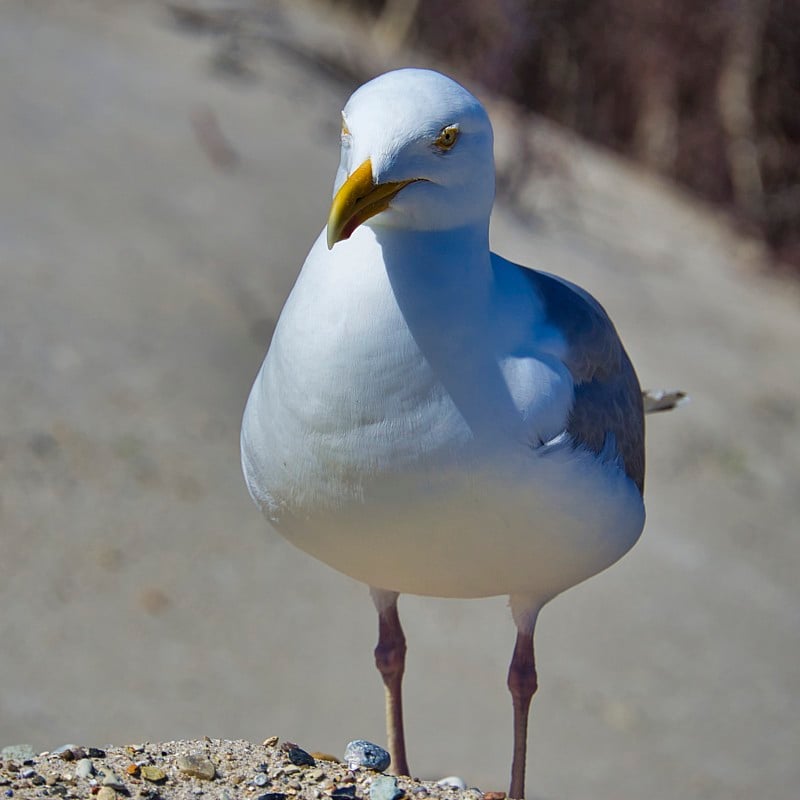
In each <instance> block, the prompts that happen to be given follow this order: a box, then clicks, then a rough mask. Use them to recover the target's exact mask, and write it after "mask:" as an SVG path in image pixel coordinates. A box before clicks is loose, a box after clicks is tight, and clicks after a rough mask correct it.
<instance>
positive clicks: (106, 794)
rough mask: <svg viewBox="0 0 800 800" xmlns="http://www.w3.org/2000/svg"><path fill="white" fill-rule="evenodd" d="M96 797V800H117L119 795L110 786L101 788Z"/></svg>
mask: <svg viewBox="0 0 800 800" xmlns="http://www.w3.org/2000/svg"><path fill="white" fill-rule="evenodd" d="M94 797H95V800H116V797H117V794H116V792H115V791H114V790H113V789H112V788H111V787H110V786H101V787H100V791H98V792H97V794H96V795H94Z"/></svg>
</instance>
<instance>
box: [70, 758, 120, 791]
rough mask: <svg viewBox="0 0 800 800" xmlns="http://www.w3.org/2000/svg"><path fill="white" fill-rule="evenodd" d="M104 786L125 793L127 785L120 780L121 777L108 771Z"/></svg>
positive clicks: (104, 776)
mask: <svg viewBox="0 0 800 800" xmlns="http://www.w3.org/2000/svg"><path fill="white" fill-rule="evenodd" d="M78 763H80V762H78ZM76 774H77V770H76ZM103 786H108V787H109V788H110V789H115V790H118V791H120V792H124V791H125V784H124V783H123V782H122V778H120V777H119V775H117V774H116V773H114V772H112V771H111V770H107V771H106V772H104V773H103Z"/></svg>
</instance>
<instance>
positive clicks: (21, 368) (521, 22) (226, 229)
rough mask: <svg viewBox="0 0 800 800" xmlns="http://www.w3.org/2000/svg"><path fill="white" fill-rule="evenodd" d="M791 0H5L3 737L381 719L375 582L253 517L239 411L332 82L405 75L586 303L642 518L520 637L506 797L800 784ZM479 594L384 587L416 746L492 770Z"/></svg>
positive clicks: (488, 645)
mask: <svg viewBox="0 0 800 800" xmlns="http://www.w3.org/2000/svg"><path fill="white" fill-rule="evenodd" d="M799 36H800V10H799V8H798V4H797V3H796V2H780V1H779V0H740V1H739V2H735V1H733V0H729V2H710V3H706V4H703V7H702V9H701V8H700V7H699V6H698V4H692V3H688V2H680V3H663V2H658V0H646V2H625V0H604V1H603V2H601V1H600V0H597V2H585V3H575V2H566V3H549V2H525V0H499V1H498V2H496V3H485V4H481V3H477V2H475V3H472V2H463V3H460V4H453V3H449V4H445V3H442V2H439V1H438V0H429V1H428V2H426V3H419V2H411V0H409V1H408V2H398V1H395V2H385V3H380V2H366V1H365V2H347V3H345V2H342V3H329V2H322V1H321V0H320V2H310V1H309V2H289V0H285V1H284V2H279V1H278V0H230V2H224V1H223V0H172V1H171V2H166V1H165V0H139V1H138V2H134V0H64V1H63V2H54V0H5V1H4V3H3V4H2V5H0V165H2V166H0V176H1V177H2V179H1V180H0V376H1V377H0V745H6V744H15V743H22V742H27V743H30V744H32V745H33V746H34V747H35V748H36V749H37V750H38V749H42V750H43V749H50V748H53V747H56V746H58V745H61V744H64V743H67V742H76V743H82V744H87V745H102V744H108V743H112V742H113V743H116V744H126V743H132V742H138V741H142V740H150V741H158V740H167V739H174V738H191V737H197V736H202V735H204V734H205V735H208V736H212V737H221V738H238V737H243V738H248V739H251V740H254V741H261V740H262V739H263V738H265V737H267V736H269V735H272V734H277V735H279V736H281V737H283V738H289V739H292V740H294V741H297V742H298V743H299V744H300V745H301V746H303V747H306V748H307V749H312V750H326V751H329V752H333V753H335V754H341V753H342V751H343V749H344V746H345V744H346V743H347V742H348V741H349V740H351V739H354V738H366V739H371V740H373V741H377V742H382V741H383V740H384V732H383V701H382V686H381V683H380V679H379V677H378V675H377V672H376V670H375V669H374V665H373V660H372V648H373V647H374V644H375V638H376V635H377V624H376V619H375V613H374V610H373V608H372V604H371V602H370V600H369V597H368V593H367V591H366V589H365V588H364V587H362V586H360V585H358V584H356V583H354V582H352V581H350V580H349V579H347V578H345V577H343V576H340V575H338V574H336V573H334V572H332V571H331V570H329V569H327V568H325V567H324V566H322V565H320V564H318V563H316V562H315V561H313V560H312V559H310V558H308V557H306V556H304V555H302V554H300V553H298V552H296V551H295V550H293V549H292V548H291V547H290V546H289V545H288V544H286V543H285V542H283V541H282V540H281V539H280V538H279V537H278V536H277V535H276V534H275V533H274V532H272V531H270V530H269V528H268V527H267V525H266V524H265V523H264V521H263V520H262V519H261V517H260V516H259V514H258V512H257V510H256V509H255V507H254V506H253V505H252V504H251V502H250V500H249V498H248V496H247V492H246V489H245V487H244V483H243V480H242V478H241V475H240V470H239V461H238V459H239V456H238V435H239V423H240V418H241V412H242V409H243V406H244V402H245V400H246V397H247V393H248V391H249V387H250V384H251V382H252V379H253V377H254V375H255V373H256V371H257V370H258V367H259V366H260V363H261V360H262V358H263V356H264V353H265V352H266V349H267V346H268V344H269V338H270V335H271V332H272V329H273V326H274V323H275V320H276V319H277V316H278V314H279V312H280V308H281V306H282V303H283V300H284V299H285V297H286V294H287V293H288V291H289V290H290V288H291V285H292V283H293V281H294V278H295V276H296V274H297V272H298V270H299V268H300V266H301V265H302V263H303V260H304V258H305V255H306V253H307V251H308V248H309V247H310V244H311V243H312V242H313V240H314V238H315V237H316V236H317V234H318V232H319V230H320V229H321V228H322V226H323V224H324V221H325V219H326V216H327V207H328V204H329V200H330V193H331V187H332V182H333V177H334V173H335V169H336V165H337V163H338V147H339V144H338V135H339V124H340V119H339V111H340V109H341V107H342V106H343V105H344V103H345V101H346V99H347V97H348V96H349V94H350V93H351V92H352V90H353V89H354V88H356V87H357V86H358V85H359V84H360V83H362V82H363V81H364V80H366V79H368V78H370V77H372V76H374V75H375V74H378V73H380V72H382V71H385V70H386V69H390V68H394V67H397V66H403V65H417V66H433V67H436V68H439V69H442V70H444V71H447V72H449V73H450V74H453V75H454V76H455V77H457V78H458V79H459V80H461V81H462V82H464V83H465V84H466V85H468V86H469V87H470V88H471V89H472V90H473V91H475V92H476V93H477V94H478V95H479V96H480V97H481V99H482V100H484V102H485V103H486V105H487V107H488V108H489V110H490V113H491V115H492V118H493V120H494V122H495V128H496V157H497V163H498V172H499V178H500V180H499V192H498V204H497V208H496V212H495V215H494V218H493V224H492V241H493V246H494V248H495V249H496V250H498V251H499V252H500V253H502V254H503V255H504V256H506V257H509V258H511V259H514V260H517V261H520V262H521V263H525V264H529V265H531V266H534V267H537V268H541V269H545V270H548V271H552V272H556V273H558V274H561V275H564V276H565V277H567V278H569V279H570V280H574V281H577V282H579V283H581V284H582V285H584V286H586V287H587V288H588V289H589V290H590V291H592V292H593V293H594V294H595V295H596V296H597V297H598V299H599V300H600V301H601V302H602V303H603V304H604V305H605V306H606V308H607V309H608V310H609V312H610V313H611V315H612V317H613V318H614V320H615V322H616V324H617V327H618V329H619V331H620V333H621V335H622V337H623V339H624V341H625V343H626V346H627V348H628V350H629V352H630V354H631V355H632V357H633V360H634V362H635V364H636V365H637V369H638V372H639V376H640V379H641V381H642V383H643V384H644V385H646V386H649V387H652V388H659V387H665V388H673V387H680V388H683V389H685V390H687V391H689V393H690V394H691V396H692V402H691V403H690V404H689V405H688V406H686V407H684V408H682V409H681V410H680V411H677V412H674V413H673V414H670V415H664V416H661V417H656V418H650V419H649V429H648V448H649V452H648V478H647V491H646V500H647V505H648V526H647V528H646V531H645V534H644V536H643V538H642V540H641V541H640V542H639V544H637V546H636V547H635V548H634V550H633V551H632V552H631V553H630V554H629V555H628V556H626V558H625V559H623V561H622V562H621V563H619V564H618V565H615V566H614V567H613V568H612V569H610V570H609V571H608V572H606V573H604V574H603V575H601V576H598V577H596V578H594V579H593V580H591V581H589V582H587V583H586V584H584V585H582V586H580V587H576V588H575V589H573V590H571V591H570V592H568V593H567V594H565V595H564V596H563V597H560V598H557V599H556V600H555V601H553V603H552V604H551V605H550V606H548V607H547V609H546V610H545V611H544V612H543V614H542V616H541V618H540V622H539V628H538V630H537V658H538V666H539V676H540V691H539V694H538V695H537V697H536V699H535V701H534V705H533V718H532V730H531V738H530V779H529V786H530V790H529V796H530V797H540V798H556V797H563V798H581V797H592V798H599V799H601V800H602V799H604V798H608V800H611V798H627V797H630V798H638V797H643V796H647V797H650V798H655V799H656V800H658V799H659V798H664V800H667V798H674V797H676V796H686V797H700V798H726V800H730V798H751V797H753V796H765V797H771V798H787V800H788V798H793V797H796V794H797V786H798V785H800V765H799V764H798V760H797V753H798V752H800V722H799V720H800V647H799V646H798V642H799V640H800V588H799V587H798V581H797V575H798V572H799V571H800V557H799V554H800V544H799V543H798V535H799V534H800V525H798V519H800V360H799V359H798V356H797V347H798V342H800V314H798V310H800V288H798V282H797V279H796V277H794V276H796V274H797V269H798V263H799V262H800V257H798V252H800V251H798V246H799V244H800V238H798V237H799V236H800V234H798V230H800V222H799V221H800V194H798V192H800V189H799V188H798V172H799V171H800V155H799V152H800V151H799V149H798V148H799V146H800V145H799V144H798V142H799V141H800V117H799V116H798V114H800V103H798V99H800V98H798V86H799V85H800V66H798V63H799V58H800V56H798V53H800V46H798V45H800V41H799V40H798V37H799ZM505 604H506V603H505V599H504V598H495V599H490V600H484V601H470V602H466V601H460V602H459V601H442V600H434V599H426V598H412V597H405V598H403V599H402V600H401V615H402V617H403V620H404V623H405V627H406V634H407V637H408V645H409V655H408V666H407V673H406V681H407V682H406V714H407V725H408V740H409V742H408V744H409V758H410V762H411V766H412V769H413V770H414V772H415V773H416V774H417V775H418V776H420V777H426V778H438V777H442V776H444V775H450V774H453V773H456V774H460V775H462V776H463V777H464V779H465V780H466V781H467V783H468V784H470V785H479V786H481V787H482V788H484V789H487V790H488V789H504V788H505V787H506V784H507V773H508V770H509V766H510V755H511V753H510V749H511V722H510V717H511V713H510V699H509V697H508V692H507V690H506V687H505V677H506V670H507V666H508V660H509V658H510V655H511V649H512V646H513V641H514V626H513V624H512V622H511V620H510V616H509V613H508V610H507V609H506V608H505Z"/></svg>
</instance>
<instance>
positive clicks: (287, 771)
mask: <svg viewBox="0 0 800 800" xmlns="http://www.w3.org/2000/svg"><path fill="white" fill-rule="evenodd" d="M298 772H300V767H298V766H297V765H296V764H287V765H286V766H285V767H284V768H283V769H282V770H281V774H282V775H297V773H298ZM276 774H277V773H276Z"/></svg>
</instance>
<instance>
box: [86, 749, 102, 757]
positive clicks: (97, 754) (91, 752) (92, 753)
mask: <svg viewBox="0 0 800 800" xmlns="http://www.w3.org/2000/svg"><path fill="white" fill-rule="evenodd" d="M86 755H88V756H89V758H105V757H106V751H105V750H101V749H100V748H99V747H90V748H89V749H88V750H87V751H86Z"/></svg>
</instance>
